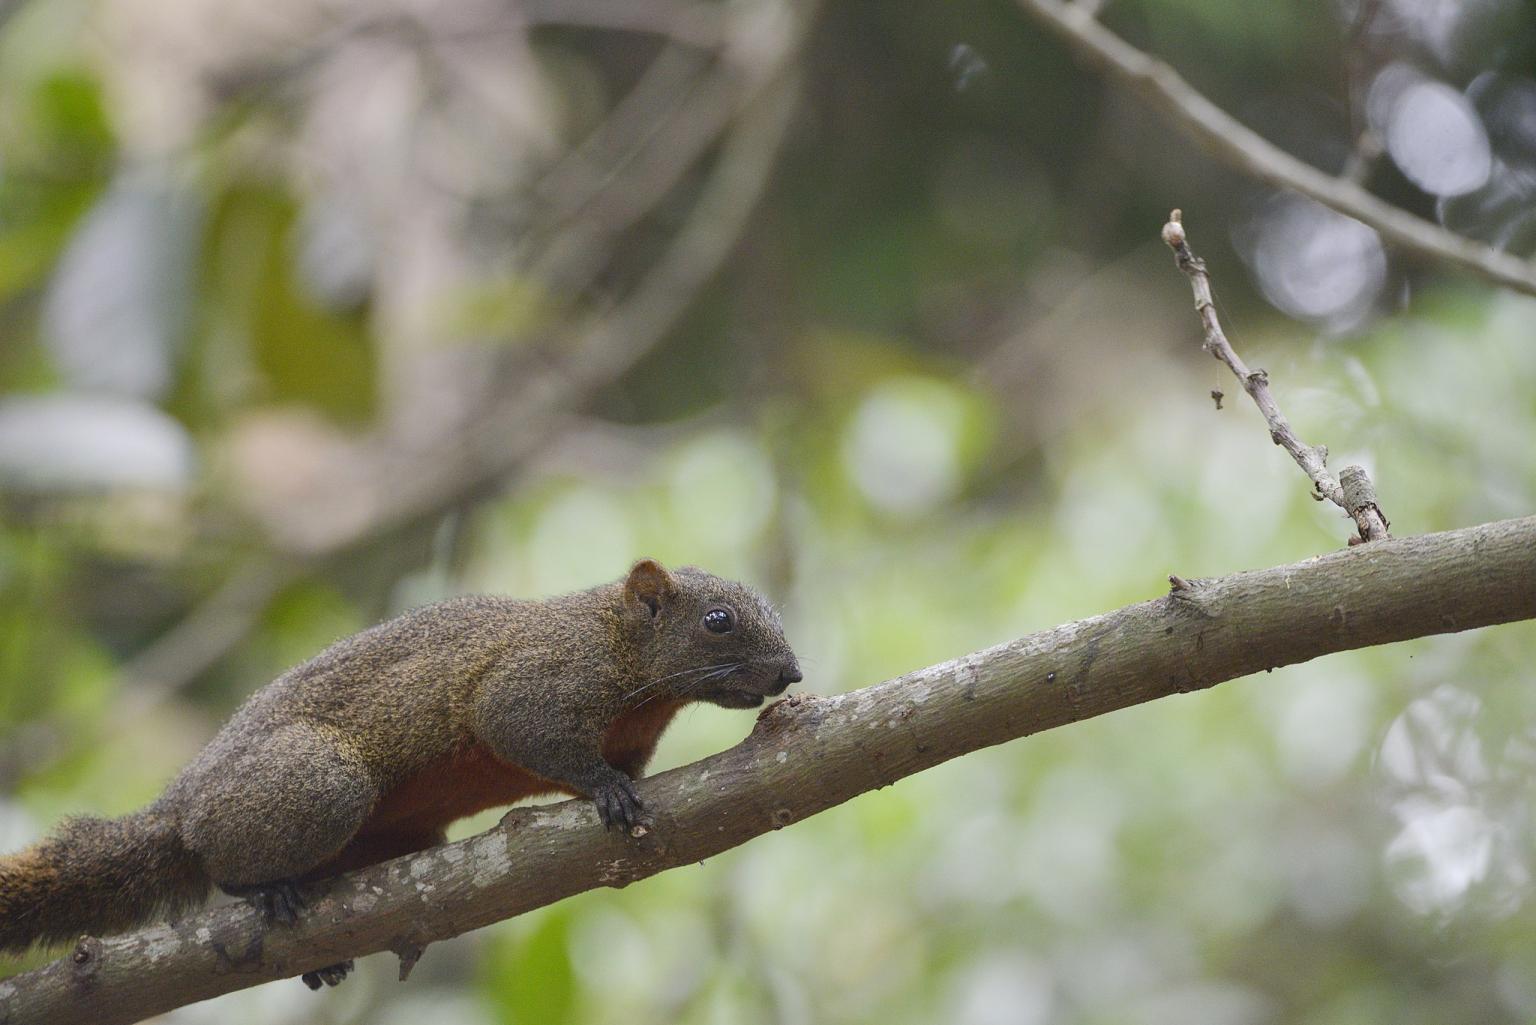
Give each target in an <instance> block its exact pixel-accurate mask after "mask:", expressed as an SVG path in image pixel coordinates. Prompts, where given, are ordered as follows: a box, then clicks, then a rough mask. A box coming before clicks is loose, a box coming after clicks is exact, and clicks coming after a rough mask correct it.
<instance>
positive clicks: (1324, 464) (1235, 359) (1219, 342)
mask: <svg viewBox="0 0 1536 1025" xmlns="http://www.w3.org/2000/svg"><path fill="white" fill-rule="evenodd" d="M1163 241H1164V242H1166V243H1168V248H1170V249H1172V250H1173V255H1174V257H1175V259H1176V260H1177V261H1178V264H1179V270H1181V271H1183V272H1184V273H1185V275H1187V276H1188V278H1189V285H1190V288H1191V289H1193V290H1194V293H1195V312H1196V313H1198V314H1199V315H1200V325H1201V327H1203V328H1204V329H1205V351H1206V352H1208V353H1210V354H1211V355H1212V356H1215V357H1216V358H1217V359H1219V360H1221V361H1222V362H1223V363H1225V364H1226V365H1227V367H1228V368H1229V369H1230V370H1231V371H1232V373H1233V374H1234V375H1236V377H1237V379H1238V381H1239V382H1240V383H1241V384H1242V386H1243V390H1244V391H1246V392H1247V393H1248V397H1249V398H1251V399H1253V403H1254V405H1256V406H1258V407H1259V412H1261V413H1263V414H1264V421H1265V422H1266V423H1268V424H1269V437H1270V440H1271V441H1273V442H1274V443H1275V444H1276V445H1279V446H1280V447H1281V448H1283V449H1285V450H1286V451H1287V452H1289V453H1290V454H1291V458H1292V459H1294V460H1296V465H1297V466H1299V467H1301V468H1302V470H1303V471H1304V472H1305V473H1306V475H1307V476H1308V477H1310V478H1312V486H1313V487H1314V488H1316V489H1317V490H1316V493H1315V495H1314V497H1316V498H1318V499H1319V500H1321V499H1325V498H1326V499H1327V500H1328V501H1330V502H1332V503H1333V504H1334V505H1336V506H1338V507H1339V508H1340V509H1343V510H1344V511H1345V512H1346V513H1348V514H1349V515H1350V516H1352V517H1353V518H1354V521H1355V526H1356V527H1357V528H1358V530H1359V534H1358V536H1357V537H1353V538H1350V542H1349V543H1350V544H1359V543H1360V542H1362V541H1380V540H1382V539H1383V538H1386V537H1388V536H1390V535H1388V534H1387V517H1386V514H1385V513H1383V512H1382V511H1381V507H1380V506H1379V505H1377V504H1376V489H1375V488H1374V487H1373V486H1372V485H1371V478H1370V477H1369V476H1368V475H1367V474H1366V472H1365V469H1364V468H1363V467H1359V466H1346V467H1344V469H1342V470H1340V471H1339V476H1338V478H1337V479H1335V478H1334V476H1333V474H1331V473H1329V472H1328V450H1327V449H1326V448H1324V447H1323V446H1321V445H1319V446H1317V447H1316V448H1314V447H1312V446H1311V445H1308V444H1306V443H1305V442H1304V441H1302V440H1301V439H1300V438H1298V437H1297V436H1296V432H1295V431H1294V430H1293V429H1292V428H1291V422H1290V421H1289V420H1287V419H1286V418H1285V414H1284V413H1282V412H1280V406H1279V405H1278V404H1277V403H1276V402H1275V397H1274V396H1273V395H1271V394H1270V391H1269V374H1267V373H1265V372H1264V371H1263V370H1249V369H1248V364H1246V363H1244V362H1243V358H1242V357H1241V356H1239V355H1238V354H1237V350H1235V349H1233V348H1232V343H1231V342H1229V341H1227V334H1226V332H1225V331H1223V330H1222V329H1221V321H1220V320H1219V319H1218V318H1217V316H1216V300H1215V298H1214V297H1213V296H1212V295H1211V276H1210V274H1209V273H1208V272H1207V271H1206V269H1205V261H1204V260H1202V259H1200V258H1199V257H1198V256H1196V255H1195V253H1194V250H1192V249H1190V248H1189V240H1188V238H1187V236H1186V235H1185V233H1184V221H1183V215H1182V214H1181V213H1180V212H1179V211H1178V210H1175V211H1173V213H1171V214H1169V215H1168V223H1167V224H1165V225H1163ZM1211 394H1212V397H1213V398H1215V399H1216V408H1217V409H1220V408H1221V399H1220V394H1221V393H1220V392H1212V393H1211ZM1341 482H1342V483H1341Z"/></svg>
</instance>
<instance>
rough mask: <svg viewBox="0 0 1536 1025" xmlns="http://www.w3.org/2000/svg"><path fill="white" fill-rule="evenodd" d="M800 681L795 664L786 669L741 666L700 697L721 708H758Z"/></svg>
mask: <svg viewBox="0 0 1536 1025" xmlns="http://www.w3.org/2000/svg"><path fill="white" fill-rule="evenodd" d="M800 679H801V676H800V667H799V666H798V665H796V664H794V663H793V662H791V663H790V664H789V665H788V666H784V667H780V666H773V667H759V666H753V667H751V668H750V669H748V668H747V667H746V666H738V667H737V668H735V669H733V670H732V671H731V672H729V673H727V674H725V676H724V677H723V678H722V679H720V680H719V681H718V682H717V683H716V684H715V685H714V686H713V687H711V688H709V689H708V690H706V691H704V692H703V693H701V694H700V695H699V697H701V698H703V699H704V700H705V701H709V702H711V703H713V704H716V705H719V706H720V707H721V708H757V707H758V706H760V705H761V704H762V703H763V702H764V701H765V700H767V699H768V698H771V697H777V696H778V695H780V694H783V693H784V691H785V690H787V689H788V688H789V685H790V684H791V683H798V682H799V681H800Z"/></svg>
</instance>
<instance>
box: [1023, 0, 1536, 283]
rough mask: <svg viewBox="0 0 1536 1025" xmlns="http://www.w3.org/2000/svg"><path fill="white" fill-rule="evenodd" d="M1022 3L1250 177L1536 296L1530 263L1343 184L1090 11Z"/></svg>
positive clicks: (1055, 1)
mask: <svg viewBox="0 0 1536 1025" xmlns="http://www.w3.org/2000/svg"><path fill="white" fill-rule="evenodd" d="M1018 4H1019V6H1020V7H1022V8H1023V9H1024V10H1025V11H1027V12H1028V13H1030V14H1032V15H1034V16H1035V18H1036V20H1038V21H1039V22H1041V23H1042V24H1044V25H1045V26H1047V27H1048V28H1050V29H1052V30H1053V31H1055V33H1056V34H1057V35H1058V36H1059V37H1061V38H1062V39H1063V40H1065V41H1066V42H1067V43H1068V44H1070V45H1071V46H1072V47H1073V49H1074V50H1076V51H1077V52H1078V53H1079V54H1080V55H1082V56H1083V57H1084V58H1086V59H1088V60H1089V61H1091V62H1092V63H1093V64H1094V65H1095V66H1097V67H1101V68H1103V69H1105V70H1106V71H1109V72H1111V73H1112V74H1113V75H1115V77H1116V78H1118V79H1119V80H1120V81H1121V82H1124V83H1125V84H1126V85H1127V86H1129V87H1130V88H1131V89H1132V90H1133V91H1134V92H1135V93H1136V94H1137V95H1138V96H1140V97H1141V98H1142V99H1144V100H1146V101H1147V102H1148V103H1150V104H1151V105H1152V106H1153V107H1155V108H1157V109H1158V110H1159V111H1161V112H1162V113H1163V114H1164V115H1165V116H1166V117H1168V119H1169V120H1170V121H1172V122H1173V124H1174V125H1175V126H1176V127H1177V128H1179V129H1180V130H1181V131H1183V132H1185V133H1186V134H1188V135H1190V136H1191V137H1193V138H1194V139H1195V141H1196V142H1198V143H1200V144H1201V145H1202V146H1203V147H1205V149H1207V150H1208V151H1209V152H1211V153H1212V154H1213V155H1215V156H1216V157H1218V158H1220V159H1222V160H1224V161H1226V162H1227V163H1229V164H1231V165H1232V166H1233V167H1234V168H1236V169H1237V170H1239V171H1241V172H1243V173H1244V174H1249V175H1252V176H1253V177H1255V178H1257V179H1258V180H1260V181H1263V182H1266V183H1268V184H1270V185H1273V186H1275V187H1276V188H1283V189H1292V190H1294V191H1296V192H1299V193H1300V194H1302V195H1303V196H1307V197H1308V198H1310V199H1314V200H1316V201H1317V202H1319V203H1322V204H1324V205H1326V206H1329V207H1332V208H1333V209H1334V210H1337V211H1338V212H1339V213H1342V214H1345V215H1347V216H1349V217H1353V218H1355V219H1356V220H1358V221H1360V222H1361V223H1362V224H1366V225H1369V226H1370V227H1371V228H1373V229H1375V230H1376V231H1378V232H1380V233H1381V234H1382V235H1383V236H1385V237H1386V238H1387V239H1389V240H1390V241H1391V242H1393V243H1395V244H1396V245H1399V246H1401V247H1403V248H1404V249H1406V250H1408V251H1409V252H1411V253H1414V254H1415V255H1417V256H1419V257H1421V258H1425V259H1430V260H1435V261H1438V262H1440V263H1442V264H1445V265H1447V266H1452V267H1459V268H1461V269H1462V270H1466V271H1469V272H1471V273H1473V274H1476V275H1478V276H1479V277H1481V278H1483V279H1485V280H1487V281H1489V282H1492V283H1493V284H1496V285H1500V286H1502V287H1504V288H1512V289H1514V290H1515V291H1517V292H1523V293H1525V294H1526V295H1536V267H1533V266H1532V265H1531V263H1530V262H1529V261H1528V260H1522V259H1519V258H1517V257H1515V256H1512V255H1510V254H1509V253H1504V252H1500V251H1498V250H1496V249H1494V248H1492V247H1490V246H1487V245H1484V244H1483V243H1481V242H1478V241H1476V240H1474V239H1469V238H1464V237H1462V236H1460V235H1457V234H1456V233H1454V232H1450V231H1447V230H1445V229H1444V228H1442V227H1441V226H1439V225H1437V224H1433V223H1431V222H1429V221H1426V220H1424V219H1423V218H1420V217H1415V216H1414V215H1412V214H1410V213H1408V212H1407V211H1405V210H1402V209H1400V208H1398V207H1395V206H1393V205H1392V204H1391V203H1388V202H1385V201H1384V200H1381V199H1378V198H1377V197H1376V196H1374V195H1372V194H1371V193H1370V192H1368V191H1366V190H1365V189H1364V188H1363V187H1361V186H1360V185H1359V184H1357V183H1356V181H1355V180H1354V179H1353V176H1352V174H1353V173H1355V172H1351V171H1349V170H1346V173H1344V174H1342V175H1339V176H1337V177H1335V176H1333V175H1328V174H1324V173H1323V172H1322V171H1319V170H1318V169H1317V168H1315V167H1312V166H1310V165H1308V164H1307V163H1305V162H1304V161H1301V160H1298V159H1297V158H1296V157H1294V156H1292V155H1291V154H1289V153H1287V152H1285V151H1284V150H1282V149H1280V148H1279V147H1278V146H1276V145H1274V144H1273V143H1271V142H1270V141H1269V140H1267V139H1265V138H1264V137H1263V136H1261V135H1259V134H1258V133H1257V132H1255V131H1253V130H1252V129H1250V128H1248V127H1247V126H1245V125H1243V124H1242V123H1241V122H1239V121H1238V120H1237V119H1236V118H1234V117H1232V116H1231V115H1230V114H1228V113H1227V112H1226V111H1224V110H1222V109H1221V108H1220V107H1219V106H1217V105H1216V104H1215V103H1212V102H1211V101H1210V100H1209V99H1207V98H1206V97H1205V96H1204V95H1202V94H1201V93H1200V92H1199V91H1198V90H1196V89H1195V88H1194V87H1193V86H1191V85H1190V84H1189V83H1188V82H1187V81H1185V80H1184V79H1183V78H1182V77H1180V75H1179V74H1178V73H1177V72H1176V71H1174V70H1173V68H1171V67H1170V66H1168V65H1167V64H1165V63H1163V62H1162V61H1159V60H1156V59H1155V58H1152V57H1150V56H1148V55H1147V54H1145V53H1143V52H1141V51H1140V50H1137V49H1136V48H1135V47H1133V46H1131V45H1129V44H1128V43H1126V42H1125V41H1124V40H1123V39H1121V38H1119V37H1118V36H1116V35H1115V34H1114V33H1113V32H1111V31H1109V30H1108V29H1107V28H1105V27H1104V26H1103V25H1101V24H1099V22H1098V21H1097V20H1095V18H1094V16H1093V12H1092V11H1091V10H1090V9H1088V8H1086V7H1084V6H1083V5H1081V4H1073V3H1063V2H1061V0H1018Z"/></svg>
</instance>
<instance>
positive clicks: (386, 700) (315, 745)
mask: <svg viewBox="0 0 1536 1025" xmlns="http://www.w3.org/2000/svg"><path fill="white" fill-rule="evenodd" d="M717 608H725V609H728V610H729V612H730V616H731V619H732V623H733V629H732V630H731V631H730V632H729V633H727V634H724V635H719V634H716V633H714V632H712V631H710V630H709V629H706V627H705V626H704V617H705V615H706V613H708V612H710V610H712V609H717ZM716 622H718V616H717V617H716ZM799 678H800V675H799V669H798V666H797V664H796V662H795V656H794V653H793V652H792V651H791V650H790V647H789V645H788V643H787V642H786V641H785V639H784V635H783V630H782V627H781V625H780V623H779V618H778V615H777V613H776V612H775V611H774V610H773V608H772V607H771V606H770V605H769V604H768V603H767V602H766V601H765V600H764V599H763V598H762V597H761V596H760V595H759V594H757V592H755V591H753V590H752V589H751V588H748V587H746V586H744V585H742V584H738V583H733V582H731V581H728V580H723V579H721V578H719V577H716V576H713V575H711V574H709V573H706V572H704V571H703V570H698V569H694V568H691V567H690V568H684V569H681V570H678V571H676V572H673V573H669V572H668V571H666V570H665V569H663V568H662V567H661V566H660V565H658V564H657V563H655V562H652V561H650V560H644V561H642V562H640V563H638V564H636V566H635V567H634V569H633V570H631V572H630V573H629V575H628V576H627V577H625V578H624V579H621V580H619V581H615V582H613V583H609V584H605V585H602V586H600V587H595V588H592V589H591V590H587V591H581V592H577V593H575V594H568V595H563V596H559V597H555V598H549V599H544V600H541V601H518V600H514V599H510V598H502V597H492V596H475V597H465V598H456V599H452V600H449V601H444V602H440V603H438V604H435V605H428V606H426V607H424V608H420V609H416V610H413V611H411V612H407V613H405V614H404V615H402V616H400V617H398V618H396V619H393V620H390V621H389V622H387V623H383V624H380V625H378V626H375V627H373V628H371V629H369V630H365V631H363V632H361V633H359V634H356V635H354V636H352V637H348V638H346V639H344V640H341V641H339V642H337V643H336V644H333V645H332V646H331V647H329V648H327V649H326V650H325V651H323V652H321V653H320V654H319V655H317V656H315V657H314V658H313V659H311V660H309V661H308V662H305V663H303V664H302V665H299V666H296V667H295V668H293V669H291V670H289V671H288V672H286V673H284V674H283V675H282V676H280V677H278V678H277V679H276V680H274V681H273V682H272V683H270V684H268V685H267V686H266V687H264V688H262V689H261V690H260V691H258V692H257V693H256V694H255V695H253V696H252V697H251V698H250V699H249V700H248V701H246V702H245V704H244V705H242V706H241V707H240V709H239V710H238V711H236V712H235V714H234V716H233V717H232V718H231V719H230V720H229V722H228V723H227V724H226V725H225V726H224V727H223V728H222V729H221V730H220V731H219V732H218V734H217V735H216V736H215V737H214V738H213V740H212V741H211V742H210V743H209V744H208V746H207V747H206V748H204V749H203V751H202V752H201V753H200V754H199V755H198V756H197V757H196V758H195V759H194V760H193V761H192V763H191V764H190V765H188V766H187V767H186V768H185V769H184V770H182V772H181V773H180V774H179V775H178V776H177V777H176V778H175V779H174V780H173V781H172V782H171V784H170V785H169V787H167V789H166V791H165V793H164V794H163V795H162V796H161V798H160V799H159V800H158V801H157V802H156V803H155V804H154V805H152V806H151V807H150V808H148V809H146V810H144V811H142V812H138V813H135V814H134V815H129V816H126V817H124V818H121V819H117V820H110V821H109V820H100V819H78V820H71V821H70V822H67V823H66V824H65V825H64V826H63V827H62V828H61V829H60V830H59V831H58V832H57V833H56V834H55V835H54V836H53V837H51V838H50V839H48V840H45V841H43V842H42V843H41V844H38V845H36V846H34V847H32V848H29V849H28V850H26V851H23V852H21V853H19V854H16V855H13V856H11V857H9V858H4V859H0V949H9V950H21V949H25V948H26V947H27V946H29V945H30V944H32V943H34V942H52V941H56V940H62V939H68V938H73V937H75V936H78V935H79V934H80V933H82V932H112V931H118V930H121V929H124V928H127V927H129V926H131V925H134V924H137V923H138V922H141V921H144V920H146V919H148V918H151V917H153V916H154V915H156V914H157V913H161V912H164V911H168V910H175V909H177V908H180V907H184V906H186V905H189V904H192V903H195V902H197V901H199V900H200V899H201V898H202V897H203V896H204V895H205V894H206V892H207V890H208V888H209V886H210V884H218V885H222V886H226V887H229V888H232V889H238V888H240V887H250V886H252V885H260V884H268V883H275V882H280V881H284V880H290V879H294V878H296V877H300V876H303V875H305V874H306V873H308V872H310V871H311V870H314V869H315V868H316V866H322V865H324V864H325V863H326V862H327V860H328V859H331V858H332V857H334V856H336V855H337V853H338V851H341V850H342V848H343V846H344V845H346V844H347V843H348V841H349V840H350V839H351V838H352V837H353V836H354V834H357V833H358V831H359V829H360V827H362V826H363V825H364V824H365V822H367V821H368V820H369V816H370V814H371V813H372V812H373V811H374V810H375V809H376V808H378V807H379V804H380V801H381V799H382V798H383V797H384V796H386V795H388V794H390V793H391V791H392V790H394V788H396V787H397V786H400V785H401V784H403V783H404V782H405V781H408V780H410V779H412V778H413V777H414V776H416V775H417V774H419V773H422V772H423V771H424V770H429V769H430V767H431V766H434V765H437V764H441V763H442V762H443V761H444V759H449V758H451V757H453V756H455V755H456V754H457V753H459V752H462V751H464V750H466V749H469V748H471V747H476V746H479V747H481V748H484V749H488V750H489V751H490V752H491V754H493V755H494V756H495V758H496V759H499V760H500V761H501V762H504V763H507V764H509V765H511V766H515V767H519V768H521V769H523V770H526V771H527V772H529V773H532V774H534V775H536V776H537V777H540V778H542V779H545V780H550V781H553V782H554V783H557V784H560V785H561V787H562V788H565V789H570V790H574V791H576V792H578V793H582V794H585V795H587V796H589V797H592V798H593V799H594V800H596V801H597V803H598V809H599V812H600V814H601V815H602V817H603V820H604V821H605V822H606V823H608V824H610V825H620V826H623V827H625V828H626V829H627V828H628V827H629V826H630V825H631V824H632V823H633V822H634V821H635V819H636V817H637V816H638V814H639V812H640V805H639V801H638V799H637V798H636V796H635V793H634V789H633V787H632V785H631V782H630V780H631V775H630V774H631V773H633V774H635V775H638V772H639V770H640V769H641V768H642V767H643V766H642V765H639V764H637V765H633V766H625V767H624V771H621V769H620V768H616V767H615V766H612V765H609V764H608V763H607V762H606V761H605V760H604V759H603V757H602V754H601V753H600V749H599V746H600V744H601V742H602V740H603V737H604V735H605V733H606V732H607V731H608V729H609V727H610V726H611V725H612V724H613V723H614V722H615V720H617V719H618V718H619V717H620V716H622V715H625V714H626V713H629V712H631V711H632V710H634V709H636V708H637V707H641V706H644V705H645V703H646V702H649V701H654V700H656V699H657V698H663V699H666V700H670V701H672V702H673V703H674V704H675V703H679V702H681V701H685V700H706V701H712V702H715V703H717V704H721V705H725V706H727V707H753V706H756V705H758V704H761V702H762V700H763V699H764V697H765V696H768V695H772V694H777V693H779V692H781V691H782V690H783V689H784V687H785V686H787V684H788V683H790V682H794V681H796V680H798V679H799ZM663 725H664V723H663ZM659 729H660V727H658V731H659ZM650 746H651V747H652V748H653V747H654V738H651V744H650ZM648 756H649V749H646V750H645V751H644V752H643V755H642V757H641V758H640V761H641V762H643V760H644V757H648Z"/></svg>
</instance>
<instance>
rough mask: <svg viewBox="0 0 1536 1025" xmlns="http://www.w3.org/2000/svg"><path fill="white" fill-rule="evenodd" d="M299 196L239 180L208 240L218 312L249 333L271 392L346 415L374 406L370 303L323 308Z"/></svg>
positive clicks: (359, 415)
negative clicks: (306, 249)
mask: <svg viewBox="0 0 1536 1025" xmlns="http://www.w3.org/2000/svg"><path fill="white" fill-rule="evenodd" d="M297 230H298V217H297V209H296V207H295V205H294V203H293V202H292V201H291V200H290V199H289V198H288V197H287V196H285V195H283V194H282V193H280V192H278V191H277V190H275V189H267V188H254V187H239V188H235V189H233V190H232V191H231V192H230V193H229V194H228V195H227V196H226V197H225V199H224V201H223V203H222V204H221V206H220V209H219V210H218V213H217V216H216V217H215V218H214V221H213V224H212V231H211V233H212V237H211V238H210V240H209V246H210V250H211V252H212V254H213V255H212V261H213V264H214V282H213V284H214V289H215V294H214V296H213V297H212V298H213V300H214V303H215V305H216V306H218V307H220V309H219V310H218V313H219V315H221V316H223V317H227V318H228V319H229V321H230V322H231V324H232V325H238V326H239V328H241V329H242V330H243V331H244V332H245V334H246V337H247V340H248V343H249V345H250V349H251V355H252V358H253V362H254V364H255V367H256V369H257V370H258V371H259V372H260V373H261V374H262V375H263V377H264V380H265V383H266V385H267V389H266V394H265V396H264V397H266V398H268V399H269V400H271V401H274V402H299V403H304V404H306V405H309V406H312V407H314V408H315V409H317V410H319V411H320V412H322V413H325V414H327V415H328V416H330V417H332V418H334V419H336V420H340V421H344V422H353V423H356V422H362V421H365V420H367V419H368V418H369V417H370V416H372V414H373V409H374V401H375V397H376V396H375V385H376V381H375V375H376V366H375V357H374V352H373V347H372V344H371V342H370V340H369V337H368V332H367V326H368V322H367V316H366V310H353V311H332V310H328V309H326V308H324V307H323V306H322V305H321V304H320V303H318V302H317V301H316V300H315V299H314V298H313V297H312V296H311V294H310V293H309V291H308V290H307V288H306V287H305V286H304V285H303V284H302V283H301V282H300V280H299V276H298V268H297V266H296V264H295V254H296V253H297V252H299V249H300V247H299V246H297V245H296V244H295V241H294V233H295V232H296V231H297Z"/></svg>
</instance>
